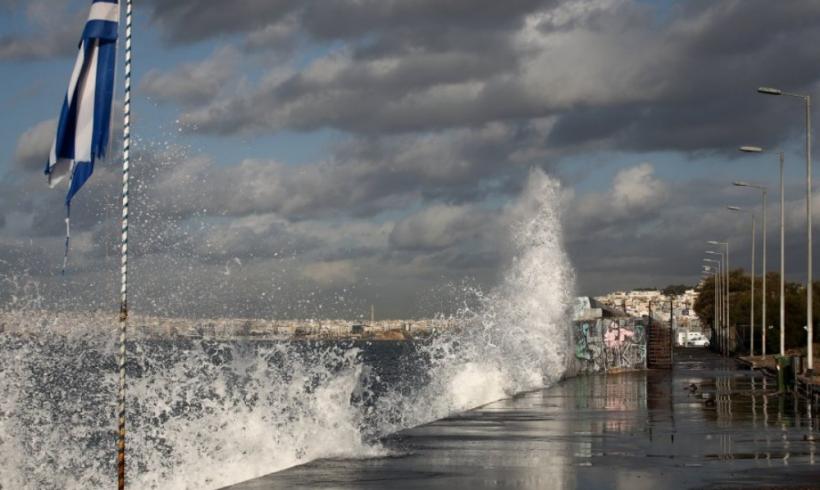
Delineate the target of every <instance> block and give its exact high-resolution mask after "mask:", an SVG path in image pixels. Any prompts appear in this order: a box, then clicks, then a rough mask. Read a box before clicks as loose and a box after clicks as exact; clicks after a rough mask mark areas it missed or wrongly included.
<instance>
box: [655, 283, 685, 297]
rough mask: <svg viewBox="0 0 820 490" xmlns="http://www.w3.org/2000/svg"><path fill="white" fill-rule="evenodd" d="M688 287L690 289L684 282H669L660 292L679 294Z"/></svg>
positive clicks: (670, 294) (666, 294)
mask: <svg viewBox="0 0 820 490" xmlns="http://www.w3.org/2000/svg"><path fill="white" fill-rule="evenodd" d="M688 289H692V288H690V287H689V286H687V285H685V284H671V285H669V286H666V287H665V288H663V289H662V290H661V293H662V294H663V295H665V296H680V295H682V294H683V293H685V292H686V291H687V290H688Z"/></svg>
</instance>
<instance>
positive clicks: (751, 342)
mask: <svg viewBox="0 0 820 490" xmlns="http://www.w3.org/2000/svg"><path fill="white" fill-rule="evenodd" d="M727 209H728V210H729V211H736V212H739V213H748V214H750V215H751V216H752V280H751V281H749V282H750V283H751V303H752V304H751V308H750V309H749V310H750V312H749V356H754V355H755V242H756V241H757V233H756V231H755V229H756V227H757V224H756V222H757V220H756V219H755V214H754V213H753V212H751V211H747V210H745V209H741V208H739V207H738V206H727ZM764 301H765V298H764ZM763 335H764V336H763V338H764V339H765V338H766V337H765V335H766V334H765V333H764V334H763ZM764 342H765V341H764ZM764 351H765V350H764Z"/></svg>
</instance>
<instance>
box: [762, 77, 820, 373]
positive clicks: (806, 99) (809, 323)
mask: <svg viewBox="0 0 820 490" xmlns="http://www.w3.org/2000/svg"><path fill="white" fill-rule="evenodd" d="M757 91H758V92H760V93H761V94H766V95H786V96H789V97H797V98H799V99H803V103H804V106H805V117H806V241H807V251H808V252H807V257H806V258H807V264H806V272H807V276H808V277H807V278H806V330H807V334H808V335H807V336H806V337H807V338H806V344H807V346H806V350H807V352H806V355H807V357H808V360H807V361H808V362H807V365H808V368H807V371H808V372H809V373H811V372H812V371H813V369H814V352H813V349H812V341H813V339H812V337H813V330H814V322H813V317H812V301H813V299H814V297H813V294H812V260H811V259H812V250H811V221H812V220H811V191H812V185H811V163H812V162H811V96H810V95H802V94H793V93H789V92H784V91H782V90H780V89H777V88H772V87H759V88H758V89H757Z"/></svg>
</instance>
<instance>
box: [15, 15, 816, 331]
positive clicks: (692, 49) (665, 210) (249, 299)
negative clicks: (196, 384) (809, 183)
mask: <svg viewBox="0 0 820 490" xmlns="http://www.w3.org/2000/svg"><path fill="white" fill-rule="evenodd" d="M136 4H137V5H136V6H135V7H136V14H135V32H134V46H135V52H134V77H135V78H134V86H135V87H136V90H135V94H134V98H135V100H134V108H133V113H134V129H133V132H134V135H135V137H136V142H135V144H134V148H135V153H136V155H135V162H134V163H133V165H134V174H135V175H134V178H135V181H134V185H133V188H134V191H133V193H134V194H133V197H132V204H133V211H132V213H133V214H134V219H135V222H134V224H133V226H132V227H131V231H132V235H131V246H132V249H131V252H132V254H133V260H132V263H133V275H132V286H133V290H134V293H133V294H134V299H133V300H132V304H133V307H134V308H135V309H137V310H141V311H146V312H147V311H156V312H165V313H169V314H229V315H274V316H277V315H278V316H335V315H343V316H356V315H358V314H361V313H366V312H367V310H368V306H369V305H370V304H371V303H373V304H375V305H376V308H377V312H378V313H379V314H380V316H394V317H395V316H410V315H426V314H429V313H430V312H433V311H440V310H441V309H442V308H443V309H445V310H446V309H447V308H448V307H449V306H447V305H445V303H446V302H449V301H450V299H449V298H451V297H452V296H453V295H456V293H455V291H458V289H459V288H461V287H462V286H463V285H465V284H470V285H477V286H480V287H484V288H488V287H492V285H493V284H494V283H495V282H496V281H497V280H498V278H499V275H500V274H501V271H503V268H504V264H505V261H507V260H508V257H505V254H504V249H505V241H507V238H508V234H509V223H508V221H509V219H508V218H507V216H509V213H508V212H506V211H505V210H507V209H508V207H509V203H510V202H512V201H514V200H515V199H516V196H518V195H519V193H520V192H521V189H522V188H523V186H524V183H525V179H526V178H527V175H528V174H529V172H530V169H532V168H540V169H543V170H544V171H545V172H546V173H547V174H549V175H551V176H553V177H554V178H556V179H558V180H559V181H560V182H561V185H562V189H563V194H564V199H562V200H561V203H559V205H560V206H561V209H562V215H563V221H564V230H565V242H566V247H567V250H568V253H569V255H570V257H571V259H572V261H573V264H574V266H575V268H576V271H577V289H578V292H579V293H581V294H597V293H601V292H604V291H607V290H610V289H613V288H630V287H642V286H664V285H666V284H668V283H672V282H676V283H677V282H685V283H690V284H691V283H694V282H695V281H696V280H697V278H698V274H699V268H700V260H701V256H702V252H703V250H704V248H705V241H706V240H709V239H728V240H729V241H730V242H731V243H732V246H733V251H732V258H733V259H734V260H733V261H734V263H735V264H741V265H744V266H747V267H748V264H749V261H750V256H749V242H750V238H749V223H748V219H747V218H745V217H744V216H742V215H732V214H731V213H730V212H728V211H724V210H723V208H725V206H726V205H727V204H734V205H741V206H752V205H755V204H756V203H759V194H755V193H753V192H751V191H749V190H745V189H738V188H734V187H733V186H732V185H731V182H732V180H735V179H745V180H751V181H757V182H761V183H765V184H768V185H770V186H771V196H770V203H771V206H770V209H769V217H770V220H769V223H770V230H771V231H775V227H776V224H777V219H776V218H777V210H778V208H777V207H776V205H775V204H776V200H777V189H776V178H777V163H776V156H775V155H774V154H764V155H762V156H748V155H742V154H740V153H739V152H737V151H736V147H737V146H738V145H742V144H756V145H760V146H764V147H767V148H772V149H775V148H782V149H783V150H784V151H785V152H786V162H787V170H786V201H787V202H786V206H787V210H786V212H787V219H786V225H787V252H788V253H789V256H788V260H787V272H788V273H789V274H790V276H792V278H794V279H795V280H800V279H802V278H803V277H804V276H803V274H802V271H803V268H804V263H805V261H804V260H805V258H804V255H805V242H804V236H803V233H802V231H803V226H804V220H805V204H804V201H803V199H804V197H805V187H804V178H805V164H804V163H803V162H804V160H803V158H804V157H803V153H802V146H801V145H802V133H801V131H802V127H803V126H802V122H803V120H802V112H801V107H800V105H799V101H797V100H796V99H790V98H786V97H770V96H768V97H767V96H761V95H758V94H756V92H755V88H756V87H757V86H758V85H764V84H766V85H773V86H780V87H782V88H783V89H787V90H790V91H793V92H800V93H812V94H817V93H818V92H820V91H818V88H820V3H818V2H815V1H810V0H802V1H801V0H792V1H782V2H771V1H770V0H742V1H741V0H691V1H687V2H672V1H671V0H566V1H557V0H506V1H503V2H499V1H497V0H491V1H484V0H316V1H310V0H234V1H232V2H224V1H217V0H173V1H168V0H139V1H137V2H136ZM87 9H88V2H87V1H84V0H83V1H75V0H72V1H65V2H55V1H53V0H27V1H23V0H0V12H2V16H0V77H1V78H2V88H3V90H2V92H0V111H2V114H3V116H2V118H0V148H2V149H0V179H2V180H0V274H2V276H3V279H4V280H5V281H4V284H3V286H2V292H0V297H2V300H3V301H6V302H8V301H28V302H31V301H39V302H41V303H42V304H44V305H50V304H51V305H53V304H63V305H65V304H74V305H76V304H82V305H86V306H88V305H90V306H93V307H110V305H112V304H115V303H116V298H115V296H114V291H115V289H116V281H117V280H118V278H117V272H116V262H117V253H118V252H117V249H116V247H117V240H118V237H117V236H116V230H117V227H118V223H117V221H116V220H117V216H118V209H117V206H118V203H117V201H116V199H117V193H118V190H117V186H118V178H119V174H118V172H119V168H118V165H119V162H117V161H116V160H112V161H110V162H102V163H101V164H99V165H98V167H97V170H96V172H95V174H94V176H93V178H92V179H91V181H89V183H88V184H86V186H85V187H84V188H83V190H82V191H81V193H80V194H78V196H77V197H76V198H75V201H74V206H72V207H73V209H72V232H73V233H72V240H73V242H72V243H73V246H72V253H71V262H70V266H69V271H68V273H67V274H66V276H65V277H62V276H61V275H60V265H61V261H62V245H63V243H62V238H63V233H64V225H63V222H62V221H63V218H64V209H63V207H62V205H61V202H62V200H63V197H64V190H62V189H60V190H56V189H55V190H49V189H48V188H47V186H46V182H45V178H44V176H43V175H42V168H43V166H44V162H45V159H46V157H47V154H48V150H49V147H50V142H51V138H52V137H53V132H54V127H55V118H56V115H57V113H58V110H59V108H60V104H61V101H62V98H63V96H64V94H65V87H66V84H67V80H68V76H69V74H70V70H71V66H72V64H73V58H74V56H75V54H76V53H75V49H76V43H77V40H78V38H79V34H80V32H81V30H82V26H83V23H84V18H85V16H86V15H87ZM119 82H121V80H118V83H119ZM120 94H121V92H120ZM120 94H118V97H120ZM120 107H121V104H120ZM112 153H114V154H116V151H115V152H112ZM815 204H817V205H818V206H820V196H818V198H817V199H816V200H815ZM816 212H817V213H818V214H820V207H819V208H818V209H817V210H816ZM769 244H770V247H769V249H770V250H769V264H770V266H772V268H774V267H773V266H774V264H775V262H776V258H777V251H778V249H777V241H776V233H770V234H769ZM14 298H17V299H16V300H15V299H14ZM21 298H22V299H21Z"/></svg>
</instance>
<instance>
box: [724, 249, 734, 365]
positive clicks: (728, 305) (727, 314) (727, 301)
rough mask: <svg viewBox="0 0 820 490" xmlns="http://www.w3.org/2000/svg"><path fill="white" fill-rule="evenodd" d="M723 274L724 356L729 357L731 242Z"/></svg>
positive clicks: (727, 250)
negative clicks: (724, 308) (724, 305)
mask: <svg viewBox="0 0 820 490" xmlns="http://www.w3.org/2000/svg"><path fill="white" fill-rule="evenodd" d="M723 274H724V275H725V276H726V284H725V287H726V328H725V329H724V330H725V332H724V335H725V336H726V339H725V340H726V342H725V343H724V346H723V347H724V349H725V352H724V355H727V356H728V355H729V337H730V335H729V308H730V306H731V304H732V303H731V301H729V300H730V298H729V242H728V241H727V242H726V269H725V270H724V271H723Z"/></svg>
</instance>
